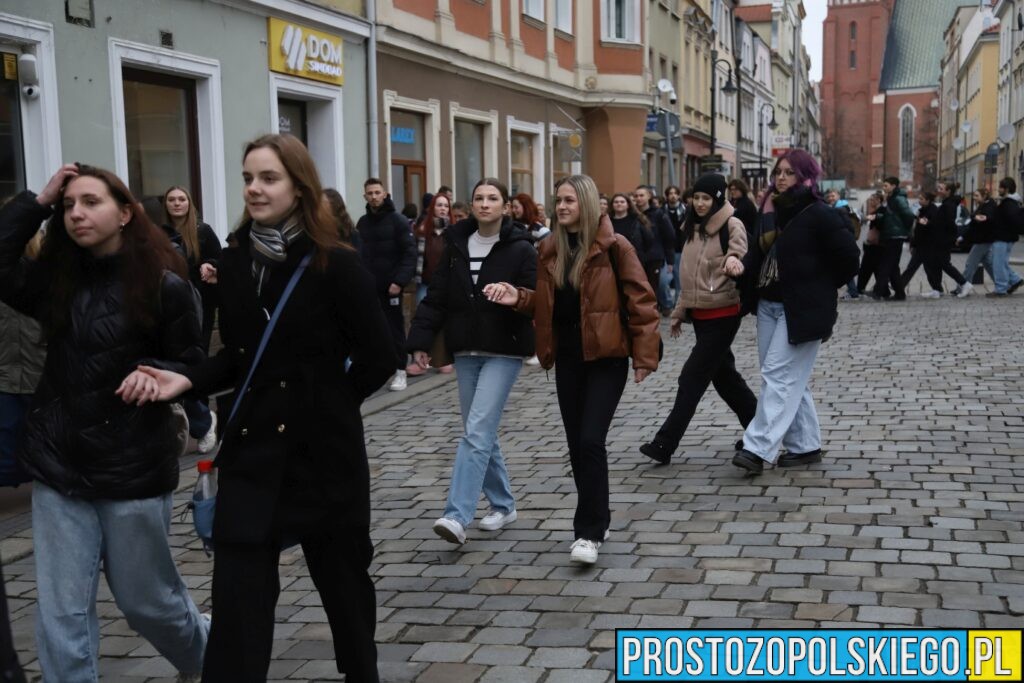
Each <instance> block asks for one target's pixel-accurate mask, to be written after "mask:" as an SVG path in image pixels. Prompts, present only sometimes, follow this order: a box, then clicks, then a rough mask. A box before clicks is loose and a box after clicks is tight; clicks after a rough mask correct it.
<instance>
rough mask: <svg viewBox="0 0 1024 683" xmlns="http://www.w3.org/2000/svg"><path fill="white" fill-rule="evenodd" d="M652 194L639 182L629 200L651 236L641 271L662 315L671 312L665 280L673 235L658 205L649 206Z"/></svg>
mask: <svg viewBox="0 0 1024 683" xmlns="http://www.w3.org/2000/svg"><path fill="white" fill-rule="evenodd" d="M653 197H654V193H653V192H652V191H651V188H650V187H648V186H647V185H640V186H638V187H637V188H636V191H635V192H634V193H633V201H634V203H635V204H636V208H637V210H638V211H639V212H640V213H642V214H644V216H646V217H647V222H648V224H649V225H650V226H651V232H652V233H653V235H654V239H653V240H651V246H650V251H648V253H647V254H646V258H645V259H644V266H645V270H646V271H647V274H648V277H649V278H650V279H651V287H653V288H654V293H655V295H656V296H657V297H658V310H660V311H661V313H662V314H663V315H666V316H667V315H668V314H669V313H671V312H672V307H671V306H670V305H669V304H670V301H669V297H668V281H667V279H666V278H668V277H670V276H671V275H672V268H673V266H672V259H673V257H674V254H675V244H676V238H675V235H674V234H673V232H672V222H671V221H669V219H668V216H666V215H665V212H664V211H663V210H661V209H660V208H658V207H656V206H654V205H652V203H651V199H652V198H653Z"/></svg>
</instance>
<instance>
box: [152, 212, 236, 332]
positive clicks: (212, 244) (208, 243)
mask: <svg viewBox="0 0 1024 683" xmlns="http://www.w3.org/2000/svg"><path fill="white" fill-rule="evenodd" d="M160 227H162V228H163V229H164V232H166V233H167V236H168V237H169V238H170V239H171V244H173V245H174V246H175V247H176V248H177V250H178V252H179V253H180V254H181V255H182V257H184V259H185V261H186V263H188V279H189V282H191V283H192V286H193V287H195V288H196V290H197V291H198V292H199V296H200V298H201V299H202V303H203V336H204V339H205V341H206V346H207V347H209V339H210V334H211V333H212V332H213V321H214V316H215V312H216V310H217V303H218V302H217V288H216V287H215V286H213V285H210V284H207V283H205V282H203V278H202V277H201V276H200V273H199V266H201V265H203V264H204V263H208V264H210V265H212V266H214V267H216V266H217V260H218V259H219V258H220V252H221V249H222V248H223V247H222V246H221V243H220V238H219V237H217V233H215V232H214V231H213V228H211V227H210V226H209V225H207V224H206V223H200V224H199V225H197V226H196V232H197V233H198V237H199V257H198V258H189V257H188V254H187V253H186V251H185V245H184V244H183V243H182V240H181V233H179V232H178V231H177V230H175V229H174V228H173V227H171V226H170V225H166V224H165V225H162V226H160Z"/></svg>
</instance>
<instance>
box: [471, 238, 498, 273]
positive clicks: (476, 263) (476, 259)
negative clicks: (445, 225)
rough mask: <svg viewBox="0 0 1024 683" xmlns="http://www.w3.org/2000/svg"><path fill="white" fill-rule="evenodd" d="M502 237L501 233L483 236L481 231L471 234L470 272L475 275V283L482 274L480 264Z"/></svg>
mask: <svg viewBox="0 0 1024 683" xmlns="http://www.w3.org/2000/svg"><path fill="white" fill-rule="evenodd" d="M500 238H501V233H498V234H495V235H492V236H490V237H483V236H482V235H481V234H480V232H479V231H477V232H474V233H473V234H472V235H470V236H469V273H470V275H472V276H473V284H474V285H475V284H476V279H477V276H478V275H480V266H482V265H483V263H484V259H485V258H487V255H488V254H490V253H491V249H492V248H493V247H494V245H495V244H497V243H498V240H499V239H500Z"/></svg>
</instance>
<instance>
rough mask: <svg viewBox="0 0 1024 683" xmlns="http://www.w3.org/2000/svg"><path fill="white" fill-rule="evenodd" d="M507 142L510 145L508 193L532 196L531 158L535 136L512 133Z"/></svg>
mask: <svg viewBox="0 0 1024 683" xmlns="http://www.w3.org/2000/svg"><path fill="white" fill-rule="evenodd" d="M509 142H510V144H511V150H510V154H509V161H510V163H511V166H512V168H511V175H510V178H509V179H510V181H511V182H510V183H509V192H511V193H512V194H514V195H516V194H519V193H520V192H525V193H527V194H533V191H534V177H535V176H534V174H535V169H534V167H533V156H534V145H535V144H537V141H536V136H535V135H531V134H529V133H522V132H518V131H513V132H512V135H511V137H510V138H509Z"/></svg>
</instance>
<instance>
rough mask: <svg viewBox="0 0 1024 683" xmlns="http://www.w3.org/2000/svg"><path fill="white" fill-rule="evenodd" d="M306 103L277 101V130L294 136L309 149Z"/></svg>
mask: <svg viewBox="0 0 1024 683" xmlns="http://www.w3.org/2000/svg"><path fill="white" fill-rule="evenodd" d="M306 117H307V112H306V103H305V102H303V101H302V100H286V99H283V98H282V99H279V100H278V101H277V130H278V131H279V132H281V133H287V134H289V135H294V136H295V137H297V138H298V139H300V140H302V144H304V145H306V146H307V147H309V138H308V137H307V133H306V120H307V118H306Z"/></svg>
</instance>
